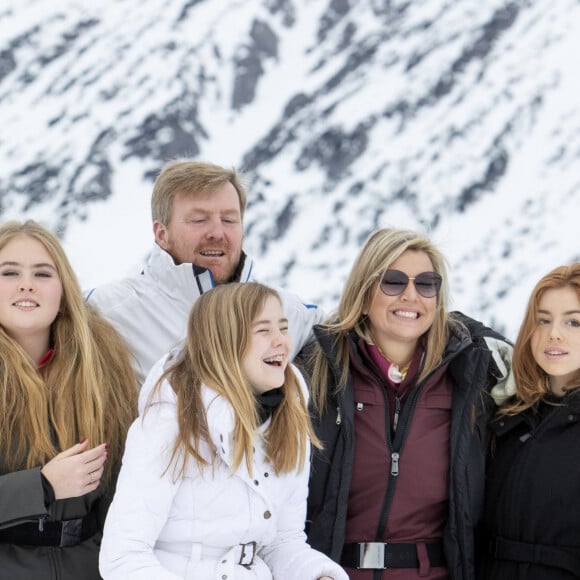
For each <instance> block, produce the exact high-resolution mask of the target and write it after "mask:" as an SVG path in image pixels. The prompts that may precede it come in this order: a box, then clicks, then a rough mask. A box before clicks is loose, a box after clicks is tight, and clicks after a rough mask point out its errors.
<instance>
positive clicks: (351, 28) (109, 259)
mask: <svg viewBox="0 0 580 580" xmlns="http://www.w3.org/2000/svg"><path fill="white" fill-rule="evenodd" d="M579 29H580V4H579V3H578V2H577V1H576V0H559V1H558V2H550V3H547V2H545V1H543V0H528V1H523V0H521V1H511V2H508V1H505V0H486V2H481V1H480V0H454V1H445V0H423V1H422V2H413V1H410V0H408V1H402V0H399V1H397V0H382V1H381V0H357V1H356V2H354V1H352V0H351V1H349V0H325V1H317V2H315V1H312V0H294V1H292V0H243V1H242V0H239V1H234V0H232V1H228V2H221V1H220V2H215V1H210V0H101V1H99V2H91V3H89V2H81V1H75V0H57V1H54V2H45V1H42V0H8V2H5V3H4V4H3V5H2V7H0V123H1V126H2V131H0V212H1V215H2V219H9V218H12V217H17V218H23V217H26V216H30V217H35V218H37V219H40V220H42V221H43V222H44V223H46V224H47V225H49V226H50V227H52V228H54V229H55V230H56V231H58V232H60V233H61V235H62V236H63V239H64V241H65V243H66V245H67V250H68V252H69V255H71V258H72V259H73V262H74V264H75V267H76V270H77V272H78V273H79V276H80V279H81V282H82V283H83V285H84V286H85V287H88V286H92V285H95V284H99V283H102V282H106V281H109V280H110V279H113V278H117V277H120V276H122V275H124V274H125V273H126V272H127V271H129V270H130V269H133V268H137V267H138V264H139V263H140V261H141V260H142V258H143V256H144V255H145V254H146V253H147V251H148V248H149V246H150V244H151V241H152V235H151V227H150V216H149V196H150V192H151V184H152V180H153V178H154V176H155V174H156V172H157V171H158V170H159V168H160V167H161V166H162V165H163V163H164V162H165V161H166V160H168V159H170V158H173V157H176V156H182V155H191V156H196V157H200V158H203V159H208V160H211V161H214V162H217V163H222V164H225V165H235V166H236V167H238V168H240V169H244V170H245V171H247V174H248V178H249V191H250V194H249V197H250V205H249V208H248V213H247V218H246V231H247V235H246V248H247V250H248V251H249V252H250V253H252V254H253V255H254V256H255V257H256V259H257V261H258V264H259V273H260V275H261V278H262V279H263V280H264V281H268V282H271V283H274V284H278V285H283V286H286V287H288V288H291V289H294V290H296V291H298V292H299V293H300V294H302V295H303V296H304V297H305V298H306V299H308V300H317V301H319V302H320V303H321V304H322V305H324V306H325V307H326V308H328V309H331V308H332V307H333V306H334V304H335V302H336V300H337V298H338V295H339V293H340V290H341V288H342V285H343V283H344V279H345V276H346V274H347V272H348V269H349V268H350V265H351V263H352V260H353V259H354V257H355V255H356V252H357V251H358V249H359V247H360V245H361V244H362V242H363V241H364V239H365V237H366V236H367V235H368V233H369V232H370V231H372V230H373V229H375V228H377V227H381V226H394V227H406V228H413V229H425V230H427V231H428V232H429V233H430V234H431V235H432V237H433V238H434V239H435V241H437V242H438V243H439V245H440V246H441V248H442V249H443V250H444V252H445V253H446V255H447V256H448V257H449V262H450V267H451V280H452V283H451V287H452V297H453V304H452V306H453V307H455V308H460V309H462V310H464V311H466V312H468V313H469V314H471V315H473V316H476V317H479V318H481V319H483V320H484V321H486V322H488V323H491V324H494V325H496V326H498V327H499V328H503V329H504V330H505V331H506V332H507V333H508V334H509V335H510V336H514V335H515V332H516V331H517V327H518V324H519V321H520V318H521V313H522V310H523V307H524V304H525V301H526V300H527V297H528V295H529V292H530V291H531V288H532V286H533V284H534V283H535V281H536V280H537V279H538V278H539V277H540V276H541V275H543V274H544V273H545V272H546V271H548V270H549V269H551V268H552V267H554V266H556V265H559V264H561V263H565V262H570V261H573V260H578V259H580V243H579V239H578V235H577V231H578V228H577V225H576V222H577V219H578V218H577V216H578V215H579V210H580V197H579V196H580V193H579V192H580V174H579V173H578V170H577V169H576V168H577V167H578V161H579V155H580V130H579V129H580V110H579V107H578V105H577V102H578V94H580V90H579V89H580V86H579V85H580V81H579V79H578V67H577V64H576V61H577V58H576V56H575V55H577V54H578V52H579V45H580V40H579V37H578V35H577V33H576V31H577V30H579Z"/></svg>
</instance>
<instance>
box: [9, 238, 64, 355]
mask: <svg viewBox="0 0 580 580" xmlns="http://www.w3.org/2000/svg"><path fill="white" fill-rule="evenodd" d="M61 298H62V283H61V281H60V277H59V275H58V272H57V270H56V266H55V263H54V261H53V259H52V258H51V257H50V254H49V253H48V251H47V250H46V248H45V247H44V246H43V245H42V244H41V243H40V242H39V241H37V240H35V239H34V238H31V237H28V236H26V235H19V236H17V237H15V238H13V239H12V240H10V241H9V242H8V243H7V244H6V245H5V246H4V247H3V248H2V249H0V325H1V326H2V327H3V328H4V330H5V331H6V333H7V334H8V335H9V336H10V337H12V338H13V339H14V340H16V341H17V342H19V343H20V344H21V345H22V346H23V347H24V349H25V350H26V351H27V352H28V353H29V354H30V355H31V356H33V358H37V356H36V354H37V353H41V355H40V356H42V355H43V354H44V353H46V351H47V350H48V348H49V346H50V345H49V338H50V327H51V325H52V323H53V322H54V319H55V318H56V316H57V314H58V311H59V308H60V302H61ZM31 350H32V351H33V352H34V355H33V354H32V352H31Z"/></svg>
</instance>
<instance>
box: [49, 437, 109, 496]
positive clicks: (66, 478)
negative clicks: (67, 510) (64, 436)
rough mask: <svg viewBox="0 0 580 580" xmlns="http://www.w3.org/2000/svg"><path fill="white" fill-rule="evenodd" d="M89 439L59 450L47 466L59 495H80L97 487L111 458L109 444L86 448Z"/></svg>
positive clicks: (56, 494)
mask: <svg viewBox="0 0 580 580" xmlns="http://www.w3.org/2000/svg"><path fill="white" fill-rule="evenodd" d="M86 446H87V442H86V441H82V442H81V443H77V444H76V445H73V446H72V447H70V448H69V449H66V450H65V451H63V452H61V453H59V454H58V455H57V456H56V457H54V458H53V459H51V460H50V461H49V462H48V463H47V464H46V465H45V466H44V467H43V468H42V473H43V475H44V476H45V477H46V478H47V479H48V481H49V482H50V483H51V485H52V487H53V490H54V492H55V497H56V499H62V498H67V497H78V496H81V495H85V494H87V493H90V492H91V491H93V490H95V489H97V487H98V486H99V484H100V482H101V478H102V476H103V471H104V465H105V462H106V460H107V445H106V444H105V443H102V444H101V445H97V446H96V447H93V448H92V449H88V450H86V451H83V449H85V448H86Z"/></svg>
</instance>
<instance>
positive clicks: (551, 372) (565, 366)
mask: <svg viewBox="0 0 580 580" xmlns="http://www.w3.org/2000/svg"><path fill="white" fill-rule="evenodd" d="M531 348H532V354H533V355H534V359H535V360H536V362H537V363H538V365H539V366H540V367H541V368H542V369H543V370H544V372H545V373H546V374H547V375H548V378H549V381H550V386H551V389H552V392H553V393H554V394H555V395H558V396H562V395H563V394H564V391H563V387H565V386H566V385H567V384H568V383H569V382H570V380H571V379H573V378H574V377H575V376H576V375H577V374H578V372H579V371H578V370H579V369H580V298H579V297H578V293H577V291H576V290H575V289H574V288H572V287H570V286H566V287H564V288H554V289H551V290H546V291H545V292H544V294H543V295H542V297H541V298H540V301H539V303H538V311H537V312H536V328H535V330H534V332H533V334H532V338H531Z"/></svg>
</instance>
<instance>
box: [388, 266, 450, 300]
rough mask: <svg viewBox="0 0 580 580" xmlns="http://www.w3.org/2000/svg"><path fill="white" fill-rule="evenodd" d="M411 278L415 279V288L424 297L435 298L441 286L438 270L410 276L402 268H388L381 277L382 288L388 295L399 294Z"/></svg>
mask: <svg viewBox="0 0 580 580" xmlns="http://www.w3.org/2000/svg"><path fill="white" fill-rule="evenodd" d="M409 280H413V282H414V283H415V290H417V292H419V294H421V296H423V298H434V297H435V296H437V293H438V292H439V289H440V288H441V276H439V274H437V273H436V272H421V273H420V274H417V275H416V276H415V277H414V278H410V277H409V276H407V274H405V272H401V270H387V271H386V272H385V273H384V274H383V277H382V278H381V283H380V286H381V290H382V291H383V293H384V294H386V295H387V296H399V294H402V293H403V292H404V291H405V288H407V285H408V284H409Z"/></svg>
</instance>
